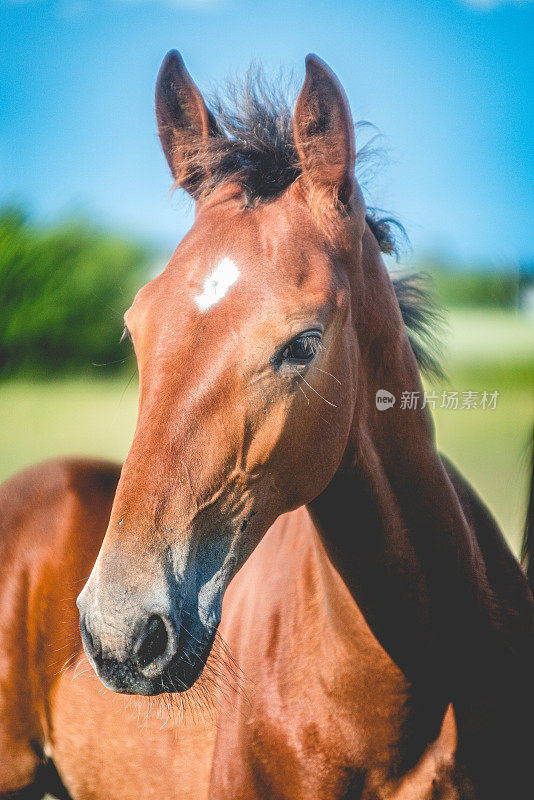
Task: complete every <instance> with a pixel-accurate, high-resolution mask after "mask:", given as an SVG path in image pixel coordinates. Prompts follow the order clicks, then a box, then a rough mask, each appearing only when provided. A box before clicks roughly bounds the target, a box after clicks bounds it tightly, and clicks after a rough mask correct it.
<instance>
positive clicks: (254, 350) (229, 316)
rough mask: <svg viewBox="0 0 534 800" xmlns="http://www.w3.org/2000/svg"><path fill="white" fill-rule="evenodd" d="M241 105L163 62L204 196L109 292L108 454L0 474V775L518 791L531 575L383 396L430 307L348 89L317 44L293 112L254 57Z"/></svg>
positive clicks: (523, 773) (296, 793)
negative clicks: (160, 260) (120, 336)
mask: <svg viewBox="0 0 534 800" xmlns="http://www.w3.org/2000/svg"><path fill="white" fill-rule="evenodd" d="M236 101H237V103H236V106H235V107H233V108H232V107H230V109H229V108H228V107H227V106H225V105H224V103H221V102H219V103H218V102H213V103H211V104H210V105H211V108H208V105H207V104H206V102H205V101H204V98H203V97H202V95H201V93H200V91H199V89H198V88H197V86H196V85H195V84H194V82H193V80H192V79H191V77H190V75H189V73H188V72H187V70H186V68H185V65H184V62H183V60H182V58H181V56H180V55H179V54H178V53H177V52H175V51H171V52H170V53H169V54H168V55H167V57H166V58H165V60H164V62H163V64H162V67H161V69H160V72H159V75H158V80H157V85H156V117H157V123H158V131H159V136H160V140H161V144H162V148H163V152H164V154H165V157H166V159H167V162H168V164H169V167H170V170H171V172H172V175H173V178H174V181H175V184H176V186H180V187H182V188H183V189H185V190H186V191H187V192H188V193H189V194H190V196H191V197H192V198H193V200H194V201H195V220H194V224H193V226H192V228H191V230H190V231H189V232H188V233H187V235H186V236H185V238H184V239H183V240H182V241H181V243H180V244H179V245H178V248H177V249H176V251H175V253H174V254H173V256H172V258H171V259H170V261H169V264H168V265H167V267H166V269H165V270H164V272H163V273H162V274H161V275H159V276H158V277H156V278H154V279H153V280H152V281H150V282H149V283H148V284H146V285H145V286H144V287H143V288H142V289H141V290H140V292H139V293H138V294H137V296H136V298H135V300H134V302H133V304H132V306H131V307H130V309H129V310H128V311H127V313H126V315H125V331H126V332H127V334H128V335H129V336H130V337H131V339H132V342H133V347H134V349H135V355H136V358H137V362H138V367H139V374H140V387H139V411H138V421H137V426H136V430H135V434H134V437H133V442H132V445H131V448H130V451H129V453H128V456H127V458H126V461H125V463H124V465H123V466H122V469H120V468H119V467H118V466H116V465H113V464H108V463H104V462H97V461H88V460H83V459H63V460H57V461H53V462H48V463H46V464H44V465H38V466H36V467H33V468H30V469H29V470H28V471H26V472H24V473H22V474H20V475H18V476H16V477H15V478H13V479H11V481H9V482H8V483H7V484H5V486H4V487H3V489H2V490H1V493H0V509H1V513H0V525H1V526H2V533H1V536H0V546H1V548H2V557H1V559H0V581H1V586H2V592H1V599H0V603H1V615H0V620H1V623H0V637H1V641H2V647H1V651H0V652H1V656H0V759H1V764H2V773H1V776H0V796H1V797H2V798H8V797H9V798H15V797H16V798H19V800H22V798H24V800H29V798H40V797H41V796H42V794H43V793H44V791H53V792H55V793H56V794H57V796H58V797H61V798H63V797H65V798H66V797H71V798H73V799H74V800H92V799H93V798H106V799H107V798H109V799H110V800H115V799H116V800H119V798H120V799H121V800H130V798H132V800H133V798H138V797H140V796H142V797H143V798H156V797H158V798H161V797H168V798H184V799H191V800H202V799H203V798H209V799H210V800H230V798H231V799H232V800H267V798H269V799H274V798H280V800H298V799H300V798H307V800H309V799H311V798H317V800H319V799H320V800H337V799H338V798H349V799H350V800H355V799H356V798H361V800H371V799H376V798H388V800H423V798H424V799H425V800H430V798H442V799H443V798H448V799H449V800H452V798H462V799H464V798H465V799H470V798H476V799H477V800H478V799H479V798H483V799H484V800H486V799H487V798H499V800H502V798H503V797H516V796H517V797H527V796H529V794H531V793H532V789H533V779H532V774H531V773H532V770H531V766H530V758H529V757H531V753H532V745H533V736H532V718H533V707H534V703H533V699H534V697H533V695H534V688H533V687H534V681H533V676H534V672H533V667H534V637H533V631H534V597H533V594H532V591H531V589H530V588H529V585H528V582H527V579H526V577H525V575H524V574H523V572H522V570H521V567H520V565H519V563H518V562H517V561H516V559H515V557H514V556H513V554H512V553H511V551H510V550H509V549H508V547H507V545H506V543H505V541H504V538H503V537H502V534H501V533H500V531H499V529H498V527H497V525H496V523H495V522H494V520H493V519H492V517H491V515H490V513H489V511H488V510H487V508H486V507H485V506H484V504H483V502H482V501H481V499H480V498H479V497H478V496H477V495H476V493H475V492H474V490H473V489H472V488H471V487H470V486H469V484H468V483H467V481H466V480H465V479H464V478H463V477H462V476H461V475H460V473H459V472H458V471H457V470H456V469H455V467H454V466H453V465H452V464H451V463H450V462H449V461H447V459H446V458H445V457H442V456H441V455H440V454H439V452H438V450H437V447H436V442H435V435H434V429H433V423H432V419H431V415H430V411H429V408H428V406H427V407H422V405H421V404H417V403H415V404H412V405H410V406H409V407H404V406H403V404H402V403H400V402H398V398H399V397H400V396H401V394H402V393H403V392H409V393H410V394H412V393H421V392H422V384H421V378H420V371H419V366H418V363H417V359H416V356H418V357H419V361H420V363H421V364H422V366H425V363H426V365H427V366H428V363H429V359H430V362H431V361H432V358H431V356H429V354H428V351H426V350H425V349H424V347H422V345H421V334H422V332H423V334H424V330H425V328H426V327H427V326H426V323H425V312H424V310H423V308H422V306H421V305H420V303H419V301H420V300H421V296H420V292H419V293H418V291H417V288H416V287H414V285H413V284H410V283H406V282H404V283H402V282H401V283H399V284H397V285H396V286H395V285H394V284H393V283H392V280H391V278H390V276H389V273H388V271H387V269H386V267H385V264H384V260H383V257H382V252H387V251H388V250H390V249H391V236H390V233H389V229H388V225H387V221H384V220H382V221H381V220H380V219H377V218H376V217H374V216H373V214H372V213H370V211H369V209H367V208H366V204H365V201H364V197H363V194H362V191H361V189H360V186H359V184H358V182H357V180H356V177H355V170H356V168H357V167H358V158H359V156H358V153H357V151H356V146H355V138H354V125H353V121H352V116H351V112H350V108H349V104H348V101H347V98H346V96H345V93H344V91H343V88H342V86H341V84H340V83H339V81H338V79H337V77H336V76H335V75H334V73H333V72H332V71H331V70H330V68H329V67H328V66H327V65H326V64H325V63H324V62H323V61H321V59H319V58H318V57H317V56H314V55H310V56H308V57H307V59H306V75H305V80H304V83H303V86H302V88H301V90H300V93H299V95H298V98H297V101H296V105H295V107H294V111H293V113H292V112H291V109H290V108H289V107H288V106H287V105H285V104H284V103H283V102H281V101H280V100H279V99H277V98H276V97H274V96H273V95H271V94H268V93H266V92H264V91H262V88H261V85H260V86H258V85H256V84H254V82H252V81H249V82H248V84H247V85H246V86H245V88H244V89H243V90H242V91H241V93H239V92H238V93H237V95H236ZM403 312H404V318H403ZM406 322H408V323H409V324H410V325H411V330H408V329H407V327H406V324H405V323H406ZM423 338H424V335H423ZM425 359H426V361H425ZM384 393H385V394H384ZM384 396H385V397H389V398H390V400H389V401H388V403H386V404H383V405H381V404H380V402H379V398H381V397H382V398H383V397H384ZM391 398H392V400H391ZM82 587H83V588H82ZM80 590H81V591H80ZM76 597H77V600H76ZM78 613H79V619H78ZM78 622H79V631H78ZM82 644H83V648H82Z"/></svg>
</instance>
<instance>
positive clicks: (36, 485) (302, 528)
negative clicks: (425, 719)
mask: <svg viewBox="0 0 534 800" xmlns="http://www.w3.org/2000/svg"><path fill="white" fill-rule="evenodd" d="M118 476H119V471H118V468H115V467H114V466H113V465H110V464H105V463H98V462H84V461H82V460H79V461H64V462H59V461H58V462H49V463H47V464H44V465H42V466H39V467H35V468H32V469H31V470H28V471H26V472H25V473H23V474H21V475H20V476H17V477H16V478H15V479H12V480H11V481H10V482H8V483H7V484H5V485H4V487H2V496H1V497H0V506H1V510H2V511H3V512H4V513H3V515H2V519H3V527H2V543H3V545H4V552H3V558H2V568H3V574H2V580H3V586H4V588H5V593H4V595H3V611H5V612H6V617H5V619H6V625H5V626H4V628H3V631H2V652H3V653H4V661H3V667H4V669H3V674H2V677H3V681H2V690H1V693H0V707H1V711H2V715H1V719H2V725H1V726H0V737H1V738H0V761H1V763H2V766H3V770H2V778H1V780H2V783H0V796H4V795H5V793H6V792H8V794H7V795H5V796H11V793H12V792H13V791H14V790H15V789H24V791H25V793H24V792H23V793H21V797H24V796H27V797H34V796H35V797H39V796H41V794H42V793H44V791H46V790H53V789H54V787H53V786H51V785H47V784H46V779H45V778H43V777H42V773H41V772H40V771H39V767H40V764H41V763H42V762H43V761H44V760H46V759H50V760H51V761H53V763H54V764H55V767H56V768H57V770H58V772H59V775H60V777H61V780H62V782H63V784H64V786H65V787H66V790H67V791H68V793H69V795H70V796H71V797H73V798H75V800H93V799H94V800H96V799H97V798H102V797H106V798H109V800H115V798H116V800H129V799H130V798H131V800H137V798H138V797H139V791H140V787H142V791H143V796H144V797H146V798H160V797H161V796H165V797H169V798H171V797H176V798H180V799H182V798H183V800H201V798H203V797H204V798H208V797H210V798H213V800H223V798H234V800H237V799H238V798H241V797H242V798H249V799H250V800H252V798H257V800H260V799H261V800H267V798H271V797H292V798H293V797H295V798H298V797H303V798H304V797H317V798H319V797H320V798H322V799H323V800H337V798H345V797H349V798H350V797H388V798H389V797H395V798H397V797H399V798H402V797H404V796H406V797H410V796H411V795H410V794H406V795H404V794H402V792H404V791H407V789H406V786H409V787H411V788H412V790H413V787H414V786H417V787H418V789H417V791H418V792H419V791H420V794H418V795H417V796H420V797H426V796H427V793H429V792H430V794H428V797H432V796H433V795H432V792H433V791H434V789H435V791H436V792H437V791H438V788H439V791H441V792H442V795H441V796H446V797H449V796H450V797H451V798H452V797H455V796H456V795H455V794H454V789H453V785H454V782H453V777H452V776H453V772H452V769H451V768H452V765H453V758H454V748H455V730H454V722H453V720H452V718H450V716H449V718H448V719H447V720H446V725H445V727H444V731H443V732H442V734H441V736H440V737H439V739H438V741H437V742H434V741H432V740H431V739H429V738H428V732H427V733H426V740H423V739H422V738H421V734H420V733H418V732H417V728H418V726H420V720H419V718H418V716H417V714H416V713H415V712H414V708H413V704H412V702H411V701H412V690H411V687H410V685H409V683H408V682H407V680H406V678H405V677H404V676H403V674H402V672H401V671H400V670H399V668H398V667H397V666H396V665H395V664H394V662H393V661H392V660H391V658H390V657H389V656H388V655H387V654H386V653H385V651H384V650H383V648H382V647H381V646H380V644H379V643H378V642H377V640H376V639H375V637H374V636H373V634H372V633H371V631H370V630H369V627H368V625H367V624H366V622H365V620H364V618H363V616H362V614H361V612H360V611H359V609H358V607H357V605H356V604H355V602H354V600H353V599H352V598H351V596H350V594H349V592H348V591H347V588H346V587H345V585H344V584H343V581H342V580H341V578H340V577H339V575H338V573H337V572H336V570H335V569H334V568H333V567H332V564H331V562H330V560H329V559H328V557H327V555H326V553H325V551H324V549H323V547H322V544H321V542H320V539H319V537H318V535H317V532H316V530H315V528H314V525H313V523H312V521H311V518H310V516H309V513H308V512H307V510H306V509H305V508H301V509H298V510H297V511H294V512H290V513H289V514H286V515H283V516H282V517H280V518H279V519H278V520H277V521H276V523H275V524H274V525H273V526H272V528H271V529H270V531H269V532H268V533H267V535H266V536H265V538H264V539H263V540H262V542H261V543H260V545H259V546H258V548H257V549H256V550H255V551H254V553H253V554H252V555H251V557H250V559H249V560H248V561H247V563H246V564H245V566H244V567H243V569H242V570H241V571H240V573H239V574H238V575H237V576H236V578H235V579H234V580H233V582H232V584H231V586H230V588H229V591H228V593H227V596H226V598H225V602H224V610H223V618H222V622H221V633H222V635H223V636H224V638H225V640H226V641H227V642H228V644H229V646H230V647H231V649H232V651H233V653H234V657H235V659H236V662H237V663H238V664H239V667H240V671H241V673H242V678H241V680H236V681H232V680H231V679H230V678H228V680H227V681H222V682H221V683H220V685H219V686H218V687H217V689H216V691H217V694H218V696H217V697H206V696H204V697H201V698H199V699H197V701H196V702H195V703H193V704H192V705H191V707H189V706H188V702H187V700H185V701H184V703H183V705H184V712H183V713H180V711H179V708H177V706H176V705H175V704H174V705H171V706H170V707H169V708H167V707H166V706H165V705H160V704H158V702H157V701H153V702H152V703H151V701H150V700H149V699H145V698H133V699H128V698H124V697H123V696H121V695H118V694H115V693H114V692H110V691H109V690H107V689H105V688H103V687H102V686H101V684H100V683H99V681H98V680H97V678H96V676H95V674H94V672H93V670H92V668H91V667H90V665H89V664H88V662H87V659H86V658H85V656H84V654H83V651H82V648H81V642H80V640H79V633H78V620H77V612H76V607H75V603H74V599H75V597H76V593H77V589H78V587H79V585H80V583H81V582H83V581H84V580H85V578H86V576H87V574H88V572H89V571H90V570H91V568H92V565H93V562H94V558H95V555H96V553H97V551H98V548H99V547H100V545H101V542H102V538H103V534H104V531H105V528H106V523H107V516H108V514H109V510H110V507H111V503H112V501H113V497H114V493H115V487H116V482H117V480H118ZM15 596H16V597H17V598H18V602H14V597H15ZM20 641H27V642H28V649H27V651H26V652H25V653H24V661H23V662H21V661H18V660H17V659H16V658H15V655H16V654H20V652H21V649H20V646H19V647H17V642H20ZM8 654H9V655H8ZM216 658H217V657H216V655H215V659H216ZM219 668H220V670H221V671H224V664H219ZM414 739H417V740H418V741H419V742H420V746H419V752H418V753H417V756H416V759H415V763H414V757H413V753H411V754H410V755H408V749H407V748H408V747H410V748H412V747H413V741H414ZM425 749H428V752H425ZM32 784H33V788H28V787H32ZM446 789H447V791H450V794H443V792H445V790H446ZM397 792H398V794H397Z"/></svg>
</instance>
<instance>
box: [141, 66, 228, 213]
mask: <svg viewBox="0 0 534 800" xmlns="http://www.w3.org/2000/svg"><path fill="white" fill-rule="evenodd" d="M156 117H157V120H158V133H159V138H160V140H161V146H162V148H163V152H164V153H165V158H166V159H167V163H168V164H169V167H170V168H171V172H172V174H173V176H174V178H175V180H176V182H177V183H178V184H179V185H180V186H181V187H182V188H183V189H185V190H186V191H188V192H189V194H190V195H192V196H193V197H196V196H197V194H198V190H199V187H200V186H201V184H202V180H203V178H204V177H205V172H206V167H205V165H204V164H203V163H202V161H203V159H202V149H203V145H205V143H206V142H207V140H208V139H209V137H210V136H215V135H218V134H220V132H219V130H218V128H217V123H216V122H215V119H214V118H213V116H212V114H210V112H209V111H208V109H207V107H206V104H205V102H204V99H203V97H202V95H201V94H200V92H199V90H198V88H197V86H195V84H194V83H193V81H192V79H191V76H190V75H189V73H188V71H187V70H186V68H185V64H184V62H183V59H182V57H181V55H180V53H178V52H177V51H176V50H171V51H170V52H169V53H167V55H166V56H165V59H164V61H163V64H162V65H161V68H160V71H159V74H158V80H157V83H156Z"/></svg>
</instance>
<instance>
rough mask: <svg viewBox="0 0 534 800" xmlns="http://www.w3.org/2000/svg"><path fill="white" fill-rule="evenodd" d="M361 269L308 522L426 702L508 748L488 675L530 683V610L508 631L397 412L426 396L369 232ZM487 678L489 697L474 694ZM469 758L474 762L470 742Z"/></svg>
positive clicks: (478, 560) (442, 491)
mask: <svg viewBox="0 0 534 800" xmlns="http://www.w3.org/2000/svg"><path fill="white" fill-rule="evenodd" d="M362 266H363V268H361V272H360V273H359V274H358V273H357V272H356V277H355V280H358V281H359V286H358V287H357V297H358V306H357V307H355V308H354V310H353V320H354V324H355V328H356V331H357V343H356V344H355V347H356V348H357V352H356V356H357V358H358V360H359V364H360V368H359V390H358V391H359V396H358V399H357V402H356V408H355V414H354V419H353V424H352V430H351V434H350V437H349V441H348V445H347V449H346V452H345V455H344V458H343V460H342V463H341V465H340V467H339V469H338V471H337V473H336V474H335V476H334V478H333V479H332V481H331V482H330V484H329V485H328V487H327V488H326V489H325V490H324V492H323V493H322V494H321V495H320V496H319V497H318V498H316V499H315V500H314V501H313V502H312V503H311V504H310V506H309V510H310V513H311V516H312V518H313V520H314V522H315V525H316V527H317V530H318V532H319V534H320V536H321V539H322V542H323V544H324V547H325V549H326V551H327V553H328V555H329V558H330V559H331V561H332V563H333V565H334V566H335V568H336V569H337V570H338V572H339V573H340V575H341V577H342V578H343V580H344V581H345V583H346V585H347V587H348V589H349V591H350V592H351V594H352V596H353V598H354V599H355V601H356V602H357V604H358V605H359V607H360V609H361V610H362V612H363V614H364V616H365V618H366V620H367V623H368V624H369V626H370V627H371V629H372V631H373V633H374V634H375V636H376V637H377V638H378V640H379V642H380V643H381V644H382V646H383V647H385V649H386V650H387V651H388V652H389V654H390V655H391V657H392V658H393V659H394V661H396V663H397V664H398V665H399V666H400V667H401V669H402V670H403V672H404V673H405V675H406V676H407V677H408V679H409V680H410V681H412V683H413V684H414V686H417V687H419V688H420V689H421V691H422V693H423V695H428V696H430V695H432V694H433V695H434V696H435V695H436V693H439V694H440V695H441V700H442V701H446V700H452V701H454V702H455V703H456V706H455V708H456V714H457V717H458V722H459V728H460V729H463V731H464V732H465V731H470V730H473V731H480V726H485V729H486V730H487V731H488V741H489V739H490V737H493V741H492V745H493V746H494V747H495V746H496V745H495V741H500V742H501V744H502V739H503V736H504V734H503V732H502V731H499V732H498V733H497V731H496V726H497V725H499V724H501V722H502V719H503V715H504V714H505V713H506V712H505V710H504V707H505V705H506V703H505V702H504V700H503V699H502V698H501V697H497V698H496V697H495V692H492V691H489V689H488V685H492V678H491V677H488V676H491V675H492V670H493V678H494V681H493V682H494V683H497V682H498V684H499V685H500V686H502V685H503V683H505V682H507V681H508V682H510V684H513V683H514V681H515V682H517V681H518V680H519V681H520V682H521V681H522V680H523V679H524V680H525V681H526V680H527V678H526V670H525V663H527V662H528V664H529V665H530V667H531V666H534V665H533V663H532V647H531V642H532V628H531V626H532V607H533V604H532V602H531V600H532V598H530V600H529V599H528V597H527V598H526V601H525V608H524V609H522V611H524V612H525V613H524V617H523V619H524V621H525V624H524V625H523V624H519V625H518V624H517V621H516V620H513V621H512V618H513V617H514V616H517V615H516V614H515V613H514V612H512V611H511V610H510V609H509V608H508V607H507V605H506V602H504V601H502V599H501V598H499V596H498V594H496V592H495V591H494V589H493V587H491V586H490V585H489V583H488V578H487V574H488V572H487V570H488V564H486V563H485V561H484V558H483V556H482V552H481V549H480V547H479V544H478V541H477V537H476V533H475V532H474V531H473V530H471V529H470V528H469V525H468V523H467V521H466V517H465V515H464V512H463V509H462V507H461V505H460V502H459V499H458V496H457V494H456V492H455V490H454V488H453V486H452V484H451V482H450V480H449V477H448V475H447V473H446V471H445V469H444V466H443V463H442V461H441V458H440V457H439V454H438V452H437V450H436V446H435V441H434V433H433V426H432V423H431V420H430V418H429V416H428V414H427V412H426V410H424V411H423V410H421V409H414V410H407V409H402V408H401V407H400V403H399V402H398V398H399V397H400V395H401V393H402V392H403V391H409V392H412V391H414V392H421V383H420V378H419V374H418V369H417V365H416V363H415V359H414V356H413V353H412V351H411V348H410V346H409V343H408V340H407V337H406V334H405V332H404V328H403V324H402V320H401V316H400V312H399V308H398V305H397V302H396V300H395V297H394V292H393V289H392V286H391V282H390V280H389V277H388V276H387V273H386V270H385V267H384V265H383V262H382V259H381V256H380V252H379V248H378V245H377V243H376V240H375V239H374V237H373V236H372V234H371V233H370V232H369V231H367V232H366V234H365V236H364V242H363V265H362ZM354 268H355V271H356V269H357V267H356V265H355V267H354ZM379 388H382V389H387V390H389V391H391V392H392V393H393V394H394V395H395V396H396V398H397V403H396V404H395V405H394V406H393V408H390V409H388V410H386V411H377V410H376V408H375V394H376V391H377V389H379ZM490 566H491V570H494V569H498V568H499V564H492V565H490ZM526 654H528V655H527V658H526V659H525V655H526ZM530 667H529V668H530ZM482 674H484V675H485V681H484V686H485V687H486V688H485V690H484V691H483V690H482V688H480V690H479V689H478V686H479V685H480V680H479V679H480V675H482ZM531 683H532V681H531ZM477 691H480V695H479V696H477ZM496 706H497V707H498V709H497V710H496ZM473 708H476V711H473ZM504 729H506V728H504ZM469 736H470V734H469V733H465V739H466V740H469ZM464 746H465V749H466V751H470V748H471V750H472V749H473V747H474V748H475V750H476V748H477V747H478V742H477V741H476V740H475V734H474V733H473V739H472V741H467V742H465V741H464ZM470 757H471V756H469V757H466V758H467V760H469V758H470ZM486 759H487V753H486Z"/></svg>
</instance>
